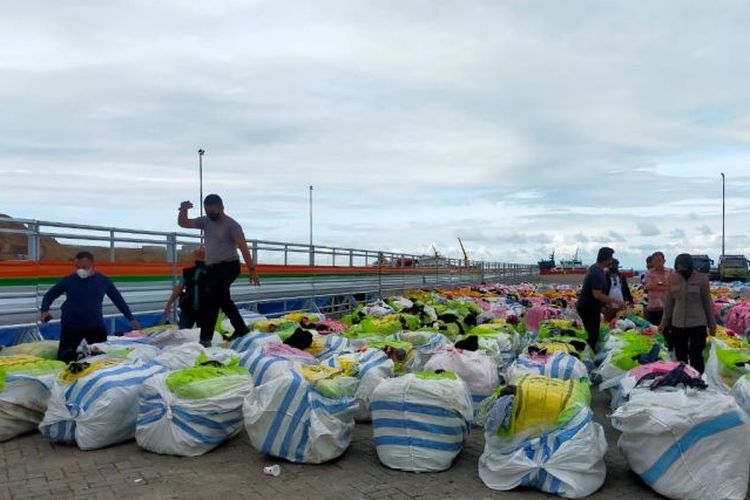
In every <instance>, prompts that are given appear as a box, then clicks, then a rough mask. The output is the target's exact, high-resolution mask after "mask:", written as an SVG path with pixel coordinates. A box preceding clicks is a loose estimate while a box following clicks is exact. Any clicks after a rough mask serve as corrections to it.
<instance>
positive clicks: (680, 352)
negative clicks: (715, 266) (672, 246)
mask: <svg viewBox="0 0 750 500" xmlns="http://www.w3.org/2000/svg"><path fill="white" fill-rule="evenodd" d="M674 270H675V272H674V273H673V274H672V275H671V276H670V277H669V281H668V282H667V297H666V304H665V307H664V317H663V318H662V321H661V324H660V325H659V331H660V332H664V331H665V330H666V329H667V328H670V327H671V337H672V343H673V344H674V348H675V356H676V357H677V360H678V361H683V362H685V363H689V364H690V366H692V367H693V368H695V369H696V370H698V371H699V372H701V373H703V367H704V364H703V350H704V349H705V347H706V329H708V331H709V332H710V334H711V335H715V334H716V320H715V319H714V315H713V310H712V307H711V293H710V289H709V284H708V278H707V277H706V275H705V274H703V273H699V272H697V271H695V269H694V266H693V258H692V257H691V256H690V255H689V254H686V253H683V254H680V255H678V256H677V258H676V259H675V261H674Z"/></svg>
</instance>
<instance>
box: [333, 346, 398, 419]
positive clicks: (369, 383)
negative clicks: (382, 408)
mask: <svg viewBox="0 0 750 500" xmlns="http://www.w3.org/2000/svg"><path fill="white" fill-rule="evenodd" d="M346 359H349V360H351V361H352V362H353V363H354V364H355V366H356V372H357V375H356V376H357V378H358V379H359V386H358V387H357V393H356V394H355V397H356V398H357V405H358V407H357V412H356V413H355V415H354V419H355V420H356V421H357V422H369V421H370V418H371V417H370V397H371V396H372V393H373V391H375V388H376V387H377V386H378V384H380V382H382V381H383V380H384V379H387V378H391V377H393V376H394V375H395V372H394V370H395V368H394V365H393V360H391V358H389V357H388V355H387V354H386V353H385V352H384V351H382V350H381V349H375V348H370V349H366V350H364V351H357V352H355V353H346V354H342V355H339V356H335V357H331V358H328V360H326V361H325V362H324V363H322V364H324V365H326V366H330V367H332V368H342V361H343V360H346Z"/></svg>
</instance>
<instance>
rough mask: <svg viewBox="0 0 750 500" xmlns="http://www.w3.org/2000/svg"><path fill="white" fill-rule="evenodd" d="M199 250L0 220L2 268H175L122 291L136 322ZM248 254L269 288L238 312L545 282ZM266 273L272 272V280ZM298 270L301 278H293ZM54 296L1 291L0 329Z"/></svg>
mask: <svg viewBox="0 0 750 500" xmlns="http://www.w3.org/2000/svg"><path fill="white" fill-rule="evenodd" d="M199 244H200V234H199V233H198V232H197V231H196V232H195V233H193V234H191V233H184V232H160V231H145V230H138V229H129V228H118V227H102V226H93V225H83V224H67V223H61V222H50V221H39V220H29V219H17V218H0V261H2V260H25V261H31V262H37V263H44V262H46V261H60V260H68V259H70V258H72V257H73V256H74V255H75V253H77V252H78V251H80V250H82V249H86V250H89V251H92V252H93V253H94V254H95V256H96V259H97V262H98V263H101V262H110V263H117V262H127V263H144V264H145V263H161V264H168V265H169V273H168V274H167V275H163V276H161V277H159V278H154V279H153V280H150V281H148V282H145V283H138V284H134V283H127V282H121V283H118V287H119V288H120V290H121V291H122V293H123V296H125V298H126V301H127V302H128V304H129V305H130V307H131V309H132V310H133V312H134V313H136V314H138V313H141V314H145V313H157V312H160V311H161V310H162V309H163V306H164V303H165V302H166V300H167V298H168V296H169V294H170V293H171V290H172V289H173V288H174V286H175V284H176V283H177V281H178V279H179V264H180V263H181V262H184V263H188V262H190V251H191V250H192V249H194V248H195V247H196V246H198V245H199ZM248 247H249V249H250V251H251V253H252V256H253V259H254V260H255V261H256V262H257V263H258V264H259V265H260V266H261V273H262V275H261V280H262V284H261V286H260V287H251V286H250V284H249V283H248V282H247V281H244V280H239V279H238V280H237V281H236V282H235V284H234V286H233V288H232V294H233V297H234V299H235V301H236V302H237V303H238V304H243V305H245V306H248V307H251V308H254V309H256V310H257V309H258V307H261V306H263V304H267V303H269V302H277V303H282V304H297V303H299V302H303V303H304V304H306V307H305V308H316V307H318V308H319V307H321V306H318V305H317V304H318V302H319V301H322V300H323V299H330V302H331V304H329V305H328V306H322V307H323V308H324V309H325V310H326V312H336V313H340V312H344V311H345V310H346V309H347V308H351V307H354V306H355V305H356V303H358V302H361V301H362V300H366V299H368V298H372V297H373V296H381V297H382V296H387V295H392V294H401V293H406V292H408V291H409V290H412V289H416V288H435V287H446V288H449V287H456V286H462V285H467V284H473V283H480V282H507V283H513V282H520V281H528V280H530V279H533V278H534V277H535V276H536V275H538V269H537V267H536V266H530V265H522V264H511V263H503V262H487V261H481V260H469V261H466V260H465V259H456V258H450V257H441V256H425V255H416V254H408V253H403V252H388V251H382V250H367V249H357V248H342V247H334V246H327V245H310V244H304V243H290V242H278V241H266V240H248ZM271 266H273V267H271ZM264 269H265V270H267V271H268V273H267V274H266V276H264V275H263V271H264ZM295 269H299V272H297V273H290V272H289V271H291V270H295ZM3 277H4V276H2V275H0V278H3ZM48 288H49V285H47V284H43V283H40V282H39V281H36V282H35V283H32V284H28V283H27V284H22V285H14V286H2V287H0V327H2V328H7V327H18V326H28V325H30V324H33V323H34V322H35V317H36V316H35V315H36V313H37V312H38V310H39V305H40V303H41V297H42V296H43V294H44V293H45V292H46V291H47V289H48ZM293 308H294V307H292V309H293ZM105 315H106V316H107V317H110V318H114V317H116V316H118V315H119V314H118V313H117V312H116V310H115V309H114V307H113V306H112V304H110V303H109V302H108V301H107V302H105Z"/></svg>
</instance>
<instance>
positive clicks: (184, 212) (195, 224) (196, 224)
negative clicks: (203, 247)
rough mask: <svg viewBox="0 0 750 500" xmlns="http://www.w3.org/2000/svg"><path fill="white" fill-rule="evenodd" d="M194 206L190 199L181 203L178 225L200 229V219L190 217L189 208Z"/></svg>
mask: <svg viewBox="0 0 750 500" xmlns="http://www.w3.org/2000/svg"><path fill="white" fill-rule="evenodd" d="M191 208H193V204H192V203H190V202H189V201H183V202H182V203H181V204H180V213H179V215H177V225H178V226H180V227H184V228H185V229H200V228H201V223H200V219H190V218H189V217H188V210H190V209H191Z"/></svg>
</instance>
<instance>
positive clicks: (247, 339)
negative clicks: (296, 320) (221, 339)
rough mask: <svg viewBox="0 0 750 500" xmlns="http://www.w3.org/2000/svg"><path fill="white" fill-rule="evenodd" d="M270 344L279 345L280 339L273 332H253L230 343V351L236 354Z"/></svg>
mask: <svg viewBox="0 0 750 500" xmlns="http://www.w3.org/2000/svg"><path fill="white" fill-rule="evenodd" d="M272 343H273V344H281V343H282V340H281V337H279V335H278V334H276V333H273V332H261V331H260V330H253V331H251V332H249V333H248V334H246V335H243V336H242V337H240V338H238V339H236V340H235V341H234V342H232V349H234V350H235V351H237V352H240V353H243V352H246V351H252V350H253V349H256V348H258V347H261V346H263V345H265V344H272Z"/></svg>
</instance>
